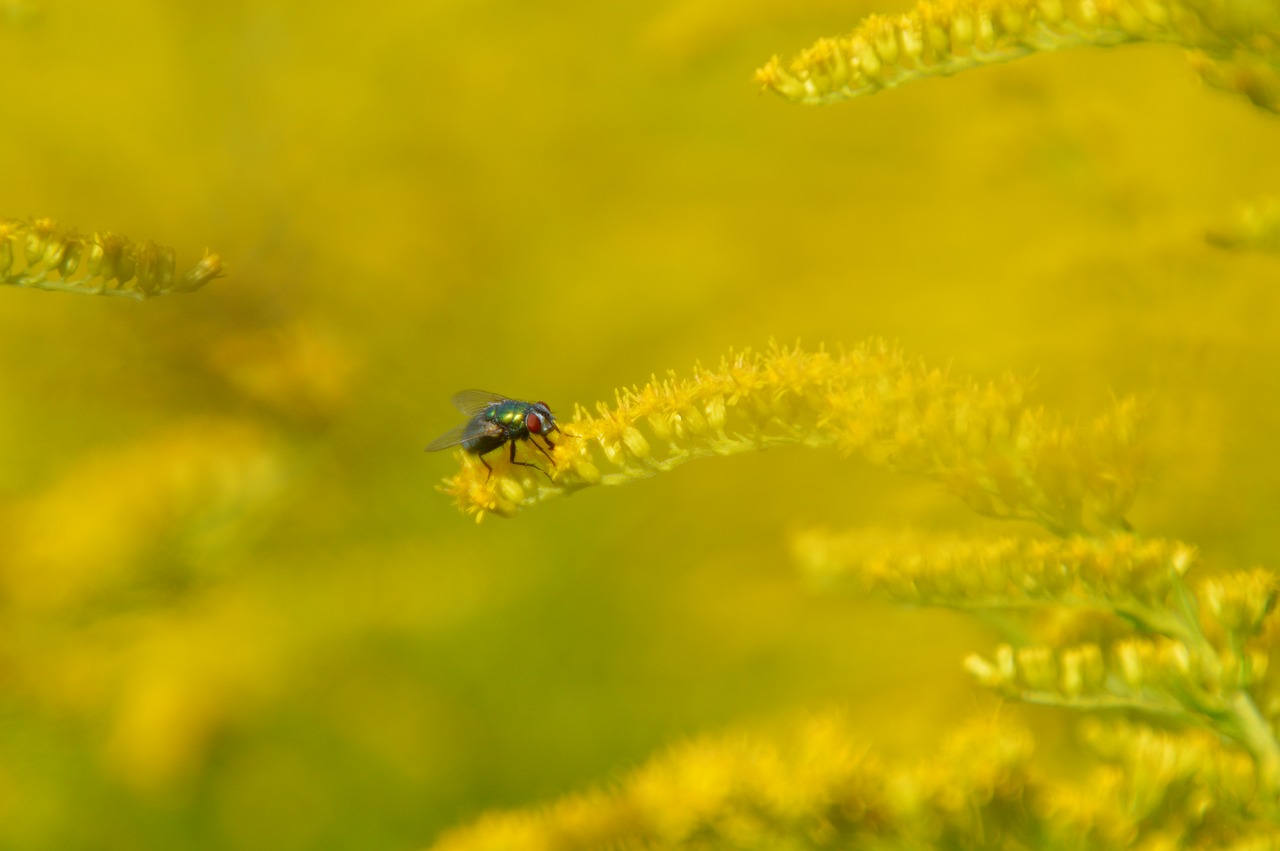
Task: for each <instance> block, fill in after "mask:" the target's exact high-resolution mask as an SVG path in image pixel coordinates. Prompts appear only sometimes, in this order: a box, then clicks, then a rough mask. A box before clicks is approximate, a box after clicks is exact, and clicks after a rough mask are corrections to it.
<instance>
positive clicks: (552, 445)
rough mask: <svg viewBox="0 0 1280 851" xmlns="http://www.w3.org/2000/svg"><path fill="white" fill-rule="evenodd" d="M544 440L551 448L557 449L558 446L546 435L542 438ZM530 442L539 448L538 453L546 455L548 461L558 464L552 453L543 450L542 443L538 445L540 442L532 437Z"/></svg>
mask: <svg viewBox="0 0 1280 851" xmlns="http://www.w3.org/2000/svg"><path fill="white" fill-rule="evenodd" d="M542 439H543V440H545V441H547V446H550V447H551V448H552V449H555V448H556V445H555V444H554V443H552V442H551V441H550V440H549V439H548V438H547V436H546V435H545V434H544V435H543V436H542ZM529 442H530V443H532V444H533V445H534V446H536V447H538V451H539V452H541V453H542V454H543V455H546V456H547V460H548V461H550V462H551V463H552V464H554V463H555V462H556V459H554V458H552V457H551V453H549V452H547V450H545V449H543V448H542V444H541V443H538V441H536V440H534V439H533V438H532V437H531V438H529Z"/></svg>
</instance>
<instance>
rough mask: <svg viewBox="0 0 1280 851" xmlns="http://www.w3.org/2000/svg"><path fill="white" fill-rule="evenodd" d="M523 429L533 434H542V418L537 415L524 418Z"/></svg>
mask: <svg viewBox="0 0 1280 851" xmlns="http://www.w3.org/2000/svg"><path fill="white" fill-rule="evenodd" d="M524 425H525V428H527V429H529V431H531V432H533V433H534V434H542V417H540V416H538V415H537V414H529V415H528V416H527V417H525V418H524Z"/></svg>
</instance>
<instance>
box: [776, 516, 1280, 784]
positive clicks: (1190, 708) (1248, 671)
mask: <svg viewBox="0 0 1280 851" xmlns="http://www.w3.org/2000/svg"><path fill="white" fill-rule="evenodd" d="M796 551H797V554H798V556H799V558H800V560H801V561H802V563H804V564H805V565H806V566H807V567H808V568H809V569H810V570H811V571H813V572H814V573H815V574H816V575H818V576H820V577H825V578H827V579H829V580H830V579H844V580H848V581H850V582H852V583H853V584H854V585H855V586H856V587H858V588H859V589H860V590H863V591H867V592H873V593H881V594H883V595H885V596H887V597H889V598H891V599H893V600H895V601H897V602H902V603H911V604H924V605H936V606H946V607H951V608H961V609H972V610H979V611H993V610H1002V609H1003V610H1009V609H1016V610H1026V609H1038V610H1042V611H1043V610H1046V609H1050V608H1054V607H1067V608H1084V609H1092V610H1096V611H1102V612H1109V613H1111V614H1114V615H1116V616H1118V618H1120V619H1121V620H1122V621H1123V622H1124V623H1127V624H1128V625H1129V630H1128V631H1127V633H1121V634H1119V635H1118V636H1117V635H1110V636H1108V640H1107V641H1106V642H1105V643H1104V644H1100V643H1097V642H1084V643H1079V644H1074V645H1057V644H1055V645H1032V646H1021V647H1015V646H1012V645H1008V644H1005V645H1001V646H1000V647H998V648H997V649H996V652H995V654H994V656H993V657H992V658H990V659H987V658H983V657H981V656H977V655H973V656H970V657H969V658H968V659H967V660H966V661H965V667H966V668H967V669H968V670H969V672H970V673H972V674H973V675H974V676H975V677H976V678H977V680H978V681H979V682H980V683H982V684H983V685H985V686H987V687H989V688H992V689H995V690H996V691H998V692H1000V693H1001V694H1002V695H1003V696H1005V697H1008V698H1011V699H1014V700H1019V701H1022V702H1025V703H1039V704H1046V705H1052V706H1060V707H1065V708H1070V709H1077V710H1081V711H1097V710H1126V711H1136V712H1141V713H1144V714H1147V715H1153V716H1160V717H1163V718H1165V719H1166V720H1170V721H1175V722H1179V723H1182V724H1187V725H1197V726H1203V727H1206V728H1209V729H1212V730H1216V731H1217V732H1218V733H1220V734H1222V735H1225V736H1227V737H1229V738H1231V739H1233V740H1235V741H1236V742H1238V743H1239V744H1240V745H1241V746H1242V747H1243V748H1244V749H1245V751H1247V752H1248V753H1249V755H1250V756H1252V758H1253V760H1254V762H1255V763H1256V764H1257V767H1258V777H1259V783H1260V785H1261V786H1262V788H1264V789H1265V790H1266V791H1267V793H1268V794H1269V795H1271V796H1275V795H1276V794H1280V741H1277V739H1276V734H1275V730H1274V724H1275V722H1276V721H1277V720H1280V706H1277V705H1275V702H1274V700H1273V699H1272V697H1273V695H1271V694H1268V693H1265V688H1264V687H1265V686H1267V685H1268V684H1267V683H1265V681H1264V678H1265V676H1266V674H1267V671H1268V668H1269V665H1270V658H1271V653H1272V652H1273V650H1274V647H1273V645H1274V642H1269V643H1264V642H1259V641H1256V640H1255V639H1256V638H1258V637H1259V636H1260V634H1261V633H1262V632H1263V630H1264V628H1267V627H1269V626H1271V624H1270V622H1269V620H1268V619H1269V616H1270V615H1271V613H1272V611H1273V610H1274V609H1275V604H1276V600H1277V595H1278V591H1277V589H1280V577H1277V576H1276V575H1275V574H1274V573H1272V572H1271V571H1267V570H1262V569H1255V570H1249V571H1241V572H1237V573H1229V574H1224V575H1221V576H1215V577H1213V578H1211V579H1208V580H1205V581H1203V582H1201V583H1200V585H1199V586H1198V587H1197V589H1196V593H1193V592H1192V590H1191V588H1190V587H1189V586H1188V585H1187V582H1186V579H1185V574H1186V573H1187V571H1188V570H1190V569H1191V568H1192V567H1193V566H1194V564H1195V562H1196V556H1195V552H1194V550H1193V549H1192V548H1191V547H1189V546H1187V545H1186V544H1182V543H1179V542H1176V541H1161V540H1141V539H1138V538H1136V537H1135V536H1133V535H1114V536H1111V537H1107V538H1104V539H1089V538H1080V537H1074V538H1069V539H1066V540H1050V541H1038V540H1026V539H999V540H976V541H955V540H952V541H938V540H933V541H931V540H930V539H929V538H928V536H921V535H917V536H913V537H911V538H910V539H909V540H908V539H907V538H905V537H902V538H886V537H884V536H878V537H877V536H874V535H865V534H864V535H844V536H826V535H822V534H819V533H811V534H809V535H806V536H804V537H803V538H801V539H799V540H798V541H797V545H796ZM1264 709H1265V712H1264Z"/></svg>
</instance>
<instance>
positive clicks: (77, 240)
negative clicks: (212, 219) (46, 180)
mask: <svg viewBox="0 0 1280 851" xmlns="http://www.w3.org/2000/svg"><path fill="white" fill-rule="evenodd" d="M222 273H223V265H222V260H221V259H220V258H219V257H218V255H216V254H208V255H206V256H205V257H204V258H203V259H202V260H200V262H198V263H197V264H196V265H195V266H193V267H192V268H191V269H189V270H187V271H186V272H185V273H183V274H182V275H178V274H177V261H176V254H175V252H174V250H173V249H172V248H166V247H165V246H163V245H156V244H155V243H154V242H151V241H150V240H148V241H146V242H143V243H141V244H138V243H133V242H130V241H129V240H128V239H126V238H125V237H123V236H120V235H119V234H114V233H109V232H105V231H103V232H99V233H95V234H94V235H93V236H91V237H90V236H82V235H80V234H78V233H76V232H75V231H72V230H67V229H65V228H62V227H60V226H59V225H58V223H57V222H55V221H54V220H53V219H48V218H41V219H34V220H30V221H23V220H18V219H0V284H9V285H11V286H17V287H33V288H35V289H41V290H60V291H63V292H76V293H88V294H91V295H109V296H122V297H124V298H132V299H136V300H139V301H141V300H143V299H147V298H150V297H151V296H156V295H166V294H168V293H182V292H192V291H194V290H198V289H200V288H201V287H203V286H204V285H205V284H207V283H209V282H210V281H212V280H213V279H214V278H216V277H218V276H219V275H221V274H222Z"/></svg>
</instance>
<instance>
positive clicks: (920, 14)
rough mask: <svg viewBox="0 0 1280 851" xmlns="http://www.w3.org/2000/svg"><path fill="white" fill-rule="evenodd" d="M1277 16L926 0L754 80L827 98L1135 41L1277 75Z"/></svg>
mask: <svg viewBox="0 0 1280 851" xmlns="http://www.w3.org/2000/svg"><path fill="white" fill-rule="evenodd" d="M1272 12H1273V10H1270V9H1269V7H1268V5H1267V4H1266V3H1262V2H1258V3H1253V4H1250V3H1246V2H1236V3H1211V2H1208V0H1106V2H1096V0H924V2H921V3H920V4H919V5H918V6H917V7H916V8H915V10H914V11H912V12H909V13H907V14H904V15H898V16H894V17H886V16H883V15H872V16H870V17H868V18H866V19H865V20H864V21H863V22H862V23H861V24H860V25H859V26H858V27H857V29H855V30H854V31H853V32H852V33H851V34H849V35H848V36H844V37H841V38H824V39H821V40H819V41H818V42H817V43H815V44H814V45H813V46H812V47H810V48H809V49H808V50H806V51H804V52H803V53H801V54H800V56H799V57H798V58H796V59H795V60H794V61H793V62H791V63H790V64H789V65H787V66H784V65H783V64H782V62H781V61H780V60H779V59H778V57H776V56H775V57H773V59H772V60H770V61H769V63H768V64H766V65H765V66H764V67H763V68H761V69H760V70H759V71H758V72H756V78H757V80H758V81H759V82H760V83H762V84H763V85H764V86H766V87H768V88H770V89H772V90H774V91H776V92H777V93H778V94H780V95H782V96H783V97H785V98H787V99H788V100H792V101H798V102H802V103H829V102H833V101H838V100H843V99H846V98H852V97H858V96H859V95H866V94H873V93H875V92H877V91H879V90H881V89H885V88H891V87H893V86H898V85H901V84H902V83H905V82H909V81H911V80H915V79H919V78H922V77H931V76H939V75H946V74H954V73H955V72H957V71H962V70H965V69H967V68H972V67H975V66H980V65H990V64H993V63H997V62H1008V61H1010V60H1013V59H1017V58H1019V57H1021V56H1026V55H1028V54H1031V53H1037V52H1043V51H1049V50H1060V49H1063V48H1069V47H1078V46H1084V45H1093V46H1103V47H1105V46H1112V45H1118V44H1124V43H1126V42H1136V41H1157V42H1172V43H1176V44H1181V45H1184V46H1187V47H1196V48H1208V49H1210V50H1212V51H1213V52H1214V53H1215V54H1221V53H1224V52H1227V51H1228V50H1229V49H1230V48H1231V47H1233V46H1235V45H1236V44H1243V45H1248V46H1252V47H1255V49H1256V48H1258V47H1260V48H1261V50H1260V51H1259V55H1260V56H1263V57H1267V58H1266V59H1265V60H1263V61H1264V64H1265V62H1270V63H1271V66H1272V73H1274V66H1275V65H1276V64H1277V46H1278V45H1280V37H1277V34H1278V33H1280V29H1278V28H1277V23H1278V21H1277V19H1276V16H1275V15H1274V14H1272Z"/></svg>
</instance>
